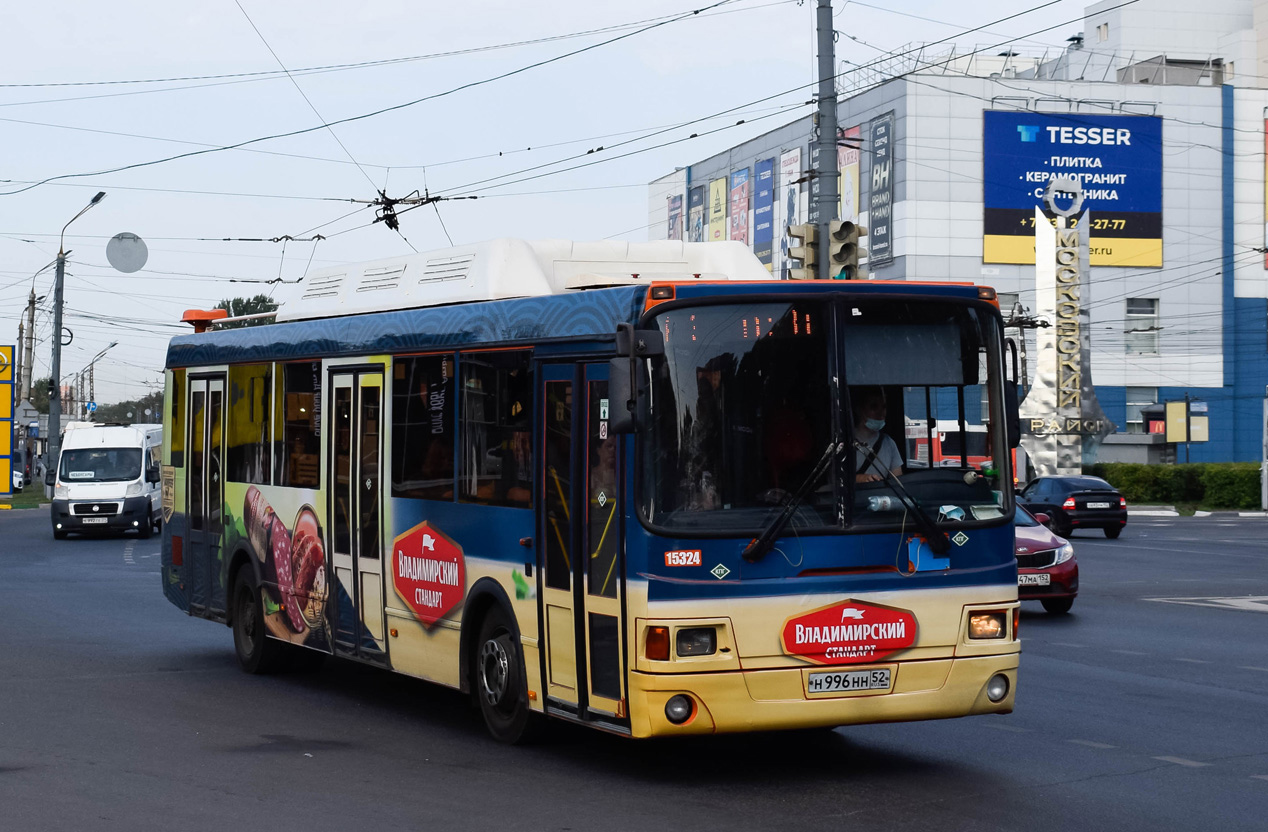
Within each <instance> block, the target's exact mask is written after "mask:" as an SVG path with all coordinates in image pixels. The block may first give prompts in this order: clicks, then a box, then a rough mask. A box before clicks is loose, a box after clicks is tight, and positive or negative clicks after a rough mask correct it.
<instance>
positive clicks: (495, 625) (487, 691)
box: [471, 606, 535, 744]
mask: <svg viewBox="0 0 1268 832" xmlns="http://www.w3.org/2000/svg"><path fill="white" fill-rule="evenodd" d="M477 645H478V646H477V648H476V651H477V652H476V656H475V659H476V660H475V662H474V666H473V668H472V675H473V678H472V680H471V681H472V685H471V686H472V689H473V690H474V691H475V696H476V699H477V701H479V703H480V712H481V713H482V714H483V715H484V724H485V725H486V726H488V729H489V733H490V734H492V735H493V738H494V739H496V740H498V741H499V742H505V743H511V744H514V743H519V742H523V741H525V740H528V739H531V734H532V733H534V732H533V730H532V729H533V728H534V727H535V722H533V724H530V720H531V718H532V716H533V715H532V714H531V713H530V712H529V709H528V686H527V682H526V680H525V676H524V653H523V651H522V650H521V649H520V645H519V641H518V639H516V637H515V631H514V630H513V629H512V627H511V624H510V620H509V618H508V616H507V614H506V612H505V611H504V610H503V609H502V608H501V607H498V606H495V607H493V608H492V609H490V610H489V612H488V614H487V615H485V617H484V621H483V622H482V623H481V624H480V639H479V641H478V642H477Z"/></svg>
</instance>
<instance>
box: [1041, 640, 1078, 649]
mask: <svg viewBox="0 0 1268 832" xmlns="http://www.w3.org/2000/svg"><path fill="white" fill-rule="evenodd" d="M1048 643H1049V644H1051V645H1052V646H1053V647H1073V648H1074V649H1076V650H1082V649H1084V648H1085V647H1087V645H1086V644H1074V643H1073V642H1069V641H1051V642H1048Z"/></svg>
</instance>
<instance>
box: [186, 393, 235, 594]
mask: <svg viewBox="0 0 1268 832" xmlns="http://www.w3.org/2000/svg"><path fill="white" fill-rule="evenodd" d="M224 399H225V377H224V376H223V375H217V376H202V377H198V378H192V379H190V382H189V401H190V406H189V433H188V436H189V443H190V454H189V485H188V487H187V488H186V490H185V494H186V498H187V500H188V505H187V506H186V514H185V516H186V517H188V518H189V538H188V544H187V546H186V548H185V568H186V569H187V570H189V571H188V575H189V579H188V580H189V612H190V614H191V615H198V616H202V617H204V618H221V619H223V618H224V616H225V587H224V584H223V583H222V581H221V572H220V565H221V562H222V556H221V551H220V549H221V545H222V543H223V541H222V538H223V533H224V502H225V501H224V462H225V455H224V444H225V443H224V439H225V422H224Z"/></svg>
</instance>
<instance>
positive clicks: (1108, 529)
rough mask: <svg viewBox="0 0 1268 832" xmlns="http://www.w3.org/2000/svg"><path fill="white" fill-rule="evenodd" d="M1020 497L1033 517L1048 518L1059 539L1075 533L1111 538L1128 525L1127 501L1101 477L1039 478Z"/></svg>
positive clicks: (1027, 485) (1022, 491) (1028, 485)
mask: <svg viewBox="0 0 1268 832" xmlns="http://www.w3.org/2000/svg"><path fill="white" fill-rule="evenodd" d="M1019 496H1020V497H1021V501H1022V502H1023V503H1025V505H1026V508H1027V509H1029V510H1030V512H1031V513H1032V514H1034V513H1038V512H1043V513H1044V514H1047V515H1048V516H1049V517H1050V518H1051V521H1050V522H1049V528H1051V529H1052V531H1053V533H1054V534H1057V535H1060V536H1061V537H1069V536H1070V533H1071V532H1073V531H1074V530H1075V529H1101V530H1103V531H1104V532H1105V536H1106V537H1109V538H1114V537H1118V536H1119V535H1120V534H1122V533H1123V527H1124V526H1126V525H1127V500H1126V499H1124V498H1123V495H1122V494H1119V493H1118V491H1116V490H1115V489H1114V486H1112V485H1110V484H1109V483H1107V482H1106V481H1105V480H1103V479H1101V478H1100V477H1086V476H1078V477H1038V478H1036V479H1033V480H1031V481H1030V482H1029V483H1027V484H1026V487H1025V488H1023V489H1022V490H1021V492H1020V494H1019Z"/></svg>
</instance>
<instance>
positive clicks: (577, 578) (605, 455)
mask: <svg viewBox="0 0 1268 832" xmlns="http://www.w3.org/2000/svg"><path fill="white" fill-rule="evenodd" d="M540 377H541V379H542V382H541V383H542V388H543V389H542V391H541V396H540V398H539V399H538V401H540V402H542V405H543V411H544V412H543V413H542V416H543V418H542V420H541V422H540V424H541V425H542V462H543V465H542V469H543V470H542V474H543V481H542V486H541V492H540V493H541V494H542V495H543V497H542V500H541V501H540V503H539V505H540V506H541V516H540V518H539V531H538V533H539V539H540V540H541V541H542V542H543V543H542V546H541V548H540V551H541V552H543V554H544V558H545V562H544V563H543V564H541V567H542V568H541V575H542V578H541V585H542V590H541V591H542V612H543V616H544V619H545V620H544V622H543V623H544V626H543V628H542V631H543V633H544V637H545V644H544V649H543V650H542V656H543V668H542V670H543V673H544V675H545V678H546V682H547V684H546V689H547V696H548V700H547V706H548V707H550V708H552V709H557V710H560V711H563V712H566V713H569V714H573V715H576V716H578V717H580V718H582V719H584V720H598V721H603V722H607V723H617V724H627V722H626V718H627V709H626V693H625V671H626V668H625V662H624V655H625V650H624V645H623V641H624V633H625V629H624V627H623V626H622V620H623V592H624V583H623V581H622V575H623V567H624V559H623V548H624V547H623V546H622V545H621V541H622V532H623V530H622V528H621V508H620V507H621V503H622V500H621V485H620V484H621V470H620V463H619V460H618V457H619V454H618V453H617V449H618V448H619V443H618V442H617V437H616V436H614V435H609V433H608V415H609V409H610V406H611V403H610V401H609V398H608V366H607V364H606V363H605V364H584V365H573V364H567V365H546V366H545V367H544V368H543V370H542V373H541V376H540Z"/></svg>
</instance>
